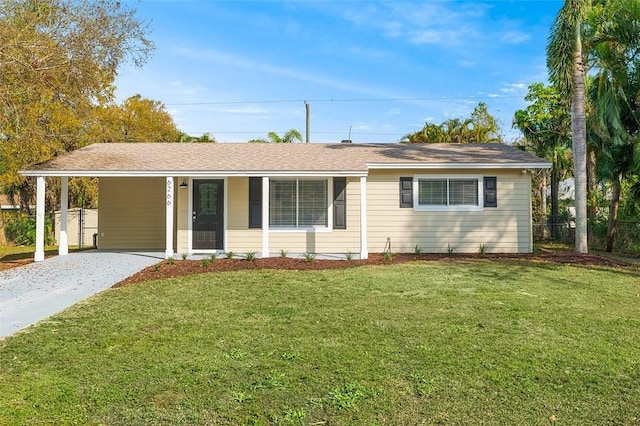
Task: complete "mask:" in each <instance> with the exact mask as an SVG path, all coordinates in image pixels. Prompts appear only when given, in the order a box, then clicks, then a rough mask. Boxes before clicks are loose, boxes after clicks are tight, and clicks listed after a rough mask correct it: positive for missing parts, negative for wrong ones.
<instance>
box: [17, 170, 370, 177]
mask: <svg viewBox="0 0 640 426" xmlns="http://www.w3.org/2000/svg"><path fill="white" fill-rule="evenodd" d="M19 173H20V174H21V175H22V176H44V177H60V176H67V177H166V176H189V177H229V176H234V177H254V176H258V177H260V176H266V177H294V176H313V177H336V176H338V177H342V176H344V177H348V176H355V177H361V176H367V171H361V170H356V171H344V170H341V171H333V172H332V171H300V170H290V171H273V170H263V171H257V170H242V171H237V170H236V171H214V170H211V171H206V170H197V171H195V170H160V171H158V170H154V171H143V170H128V171H120V170H119V171H110V170H55V171H52V170H21V171H20V172H19Z"/></svg>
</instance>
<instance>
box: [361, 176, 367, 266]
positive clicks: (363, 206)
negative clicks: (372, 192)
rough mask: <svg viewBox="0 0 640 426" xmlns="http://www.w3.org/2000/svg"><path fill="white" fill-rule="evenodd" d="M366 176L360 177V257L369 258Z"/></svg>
mask: <svg viewBox="0 0 640 426" xmlns="http://www.w3.org/2000/svg"><path fill="white" fill-rule="evenodd" d="M367 244H368V241H367V177H366V176H362V177H360V259H368V258H369V250H368V248H367Z"/></svg>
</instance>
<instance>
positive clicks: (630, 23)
mask: <svg viewBox="0 0 640 426" xmlns="http://www.w3.org/2000/svg"><path fill="white" fill-rule="evenodd" d="M589 21H590V23H591V26H590V30H591V33H590V37H591V39H592V43H593V49H592V53H591V55H592V57H593V60H594V62H595V63H597V65H598V68H597V72H596V74H595V76H594V78H593V79H592V82H591V84H590V85H589V91H588V95H589V99H590V100H591V103H592V105H593V106H594V108H593V110H594V112H593V114H592V115H591V117H590V124H591V125H590V129H591V131H592V134H593V140H594V142H595V143H596V144H597V147H598V149H597V151H596V153H597V158H598V173H599V176H600V178H601V179H604V180H606V181H608V182H609V183H610V184H611V201H610V208H609V218H608V226H607V235H606V239H605V249H606V250H607V251H612V250H613V244H614V239H615V234H616V223H617V217H618V209H619V204H620V194H621V191H622V185H623V180H624V179H626V178H629V177H631V176H632V175H634V174H635V175H637V174H638V173H639V172H640V155H638V153H640V99H639V98H638V94H640V54H639V50H640V1H639V0H625V1H624V2H622V1H617V0H612V1H609V2H607V3H606V4H600V5H597V6H596V7H594V9H593V11H592V13H591V14H590V16H589ZM602 23H604V25H602Z"/></svg>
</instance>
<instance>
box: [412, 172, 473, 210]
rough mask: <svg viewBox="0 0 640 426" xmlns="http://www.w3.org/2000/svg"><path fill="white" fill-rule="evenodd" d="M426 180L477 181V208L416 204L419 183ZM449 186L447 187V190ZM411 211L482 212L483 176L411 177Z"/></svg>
mask: <svg viewBox="0 0 640 426" xmlns="http://www.w3.org/2000/svg"><path fill="white" fill-rule="evenodd" d="M426 179H434V180H435V179H447V180H449V179H454V180H455V179H460V180H465V179H466V180H468V179H477V180H478V205H477V206H464V205H454V206H436V205H433V206H425V205H420V204H419V203H418V191H419V181H420V180H426ZM448 187H449V185H447V188H448ZM413 210H414V211H422V212H481V211H484V176H483V175H469V174H460V175H414V176H413Z"/></svg>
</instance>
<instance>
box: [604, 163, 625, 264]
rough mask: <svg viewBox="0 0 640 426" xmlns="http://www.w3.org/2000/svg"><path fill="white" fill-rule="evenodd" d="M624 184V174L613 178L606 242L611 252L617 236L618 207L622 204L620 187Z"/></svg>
mask: <svg viewBox="0 0 640 426" xmlns="http://www.w3.org/2000/svg"><path fill="white" fill-rule="evenodd" d="M621 186H622V176H621V175H618V176H616V177H614V178H613V187H612V188H611V204H610V205H609V223H608V226H607V238H606V239H605V242H604V247H605V250H606V251H607V252H609V253H611V252H612V251H613V241H614V240H615V237H616V222H617V221H618V207H619V206H620V188H621Z"/></svg>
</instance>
